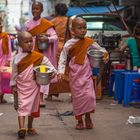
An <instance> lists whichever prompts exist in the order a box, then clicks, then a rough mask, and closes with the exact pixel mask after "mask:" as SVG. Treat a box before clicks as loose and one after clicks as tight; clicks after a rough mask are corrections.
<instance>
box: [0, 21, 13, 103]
mask: <svg viewBox="0 0 140 140" xmlns="http://www.w3.org/2000/svg"><path fill="white" fill-rule="evenodd" d="M2 29H3V20H2V19H1V18H0V68H2V67H3V66H8V67H9V66H10V61H11V58H12V51H11V39H10V36H9V35H8V33H6V32H3V31H2ZM1 86H2V84H1V72H0V103H6V102H7V101H6V100H5V99H4V93H3V92H2V90H1V88H2V87H1Z"/></svg>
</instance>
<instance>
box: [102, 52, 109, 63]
mask: <svg viewBox="0 0 140 140" xmlns="http://www.w3.org/2000/svg"><path fill="white" fill-rule="evenodd" d="M103 61H104V63H105V64H106V63H107V62H108V61H109V54H108V52H107V51H105V52H104V54H103Z"/></svg>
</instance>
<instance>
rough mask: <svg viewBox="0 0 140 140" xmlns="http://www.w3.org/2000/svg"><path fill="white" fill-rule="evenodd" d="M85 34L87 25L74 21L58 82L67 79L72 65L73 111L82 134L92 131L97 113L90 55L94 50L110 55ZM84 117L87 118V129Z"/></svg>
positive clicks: (77, 18) (62, 58)
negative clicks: (93, 118)
mask: <svg viewBox="0 0 140 140" xmlns="http://www.w3.org/2000/svg"><path fill="white" fill-rule="evenodd" d="M86 32H87V27H86V21H85V20H84V19H83V18H81V17H76V18H74V19H73V21H72V34H73V38H72V39H70V40H68V41H67V42H66V44H65V45H64V48H63V50H62V52H61V55H60V60H59V65H58V79H59V80H60V81H61V79H63V77H64V71H65V66H66V63H68V65H69V80H70V87H71V94H72V104H73V111H74V115H75V118H76V120H78V123H77V125H76V129H80V130H81V129H84V128H87V129H92V128H93V123H92V119H91V113H94V112H95V107H96V98H95V91H94V87H93V80H92V77H91V76H92V71H91V66H90V62H89V59H88V56H87V51H88V50H89V49H91V48H93V49H100V50H102V51H103V52H105V53H104V54H106V53H107V52H106V50H105V49H104V48H101V47H100V46H99V45H98V44H97V43H96V42H95V41H94V40H92V39H90V38H88V37H85V35H86ZM107 55H108V54H107ZM104 56H105V55H104ZM107 60H108V57H106V58H105V57H104V61H107ZM83 116H85V126H84V122H83V118H82V117H83Z"/></svg>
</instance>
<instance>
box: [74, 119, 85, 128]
mask: <svg viewBox="0 0 140 140" xmlns="http://www.w3.org/2000/svg"><path fill="white" fill-rule="evenodd" d="M75 129H77V130H83V129H84V124H83V121H78V124H76V127H75Z"/></svg>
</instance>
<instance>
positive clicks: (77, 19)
mask: <svg viewBox="0 0 140 140" xmlns="http://www.w3.org/2000/svg"><path fill="white" fill-rule="evenodd" d="M81 23H85V24H86V21H85V20H84V19H83V18H82V17H75V18H74V19H73V20H72V28H75V26H77V25H79V24H81Z"/></svg>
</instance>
